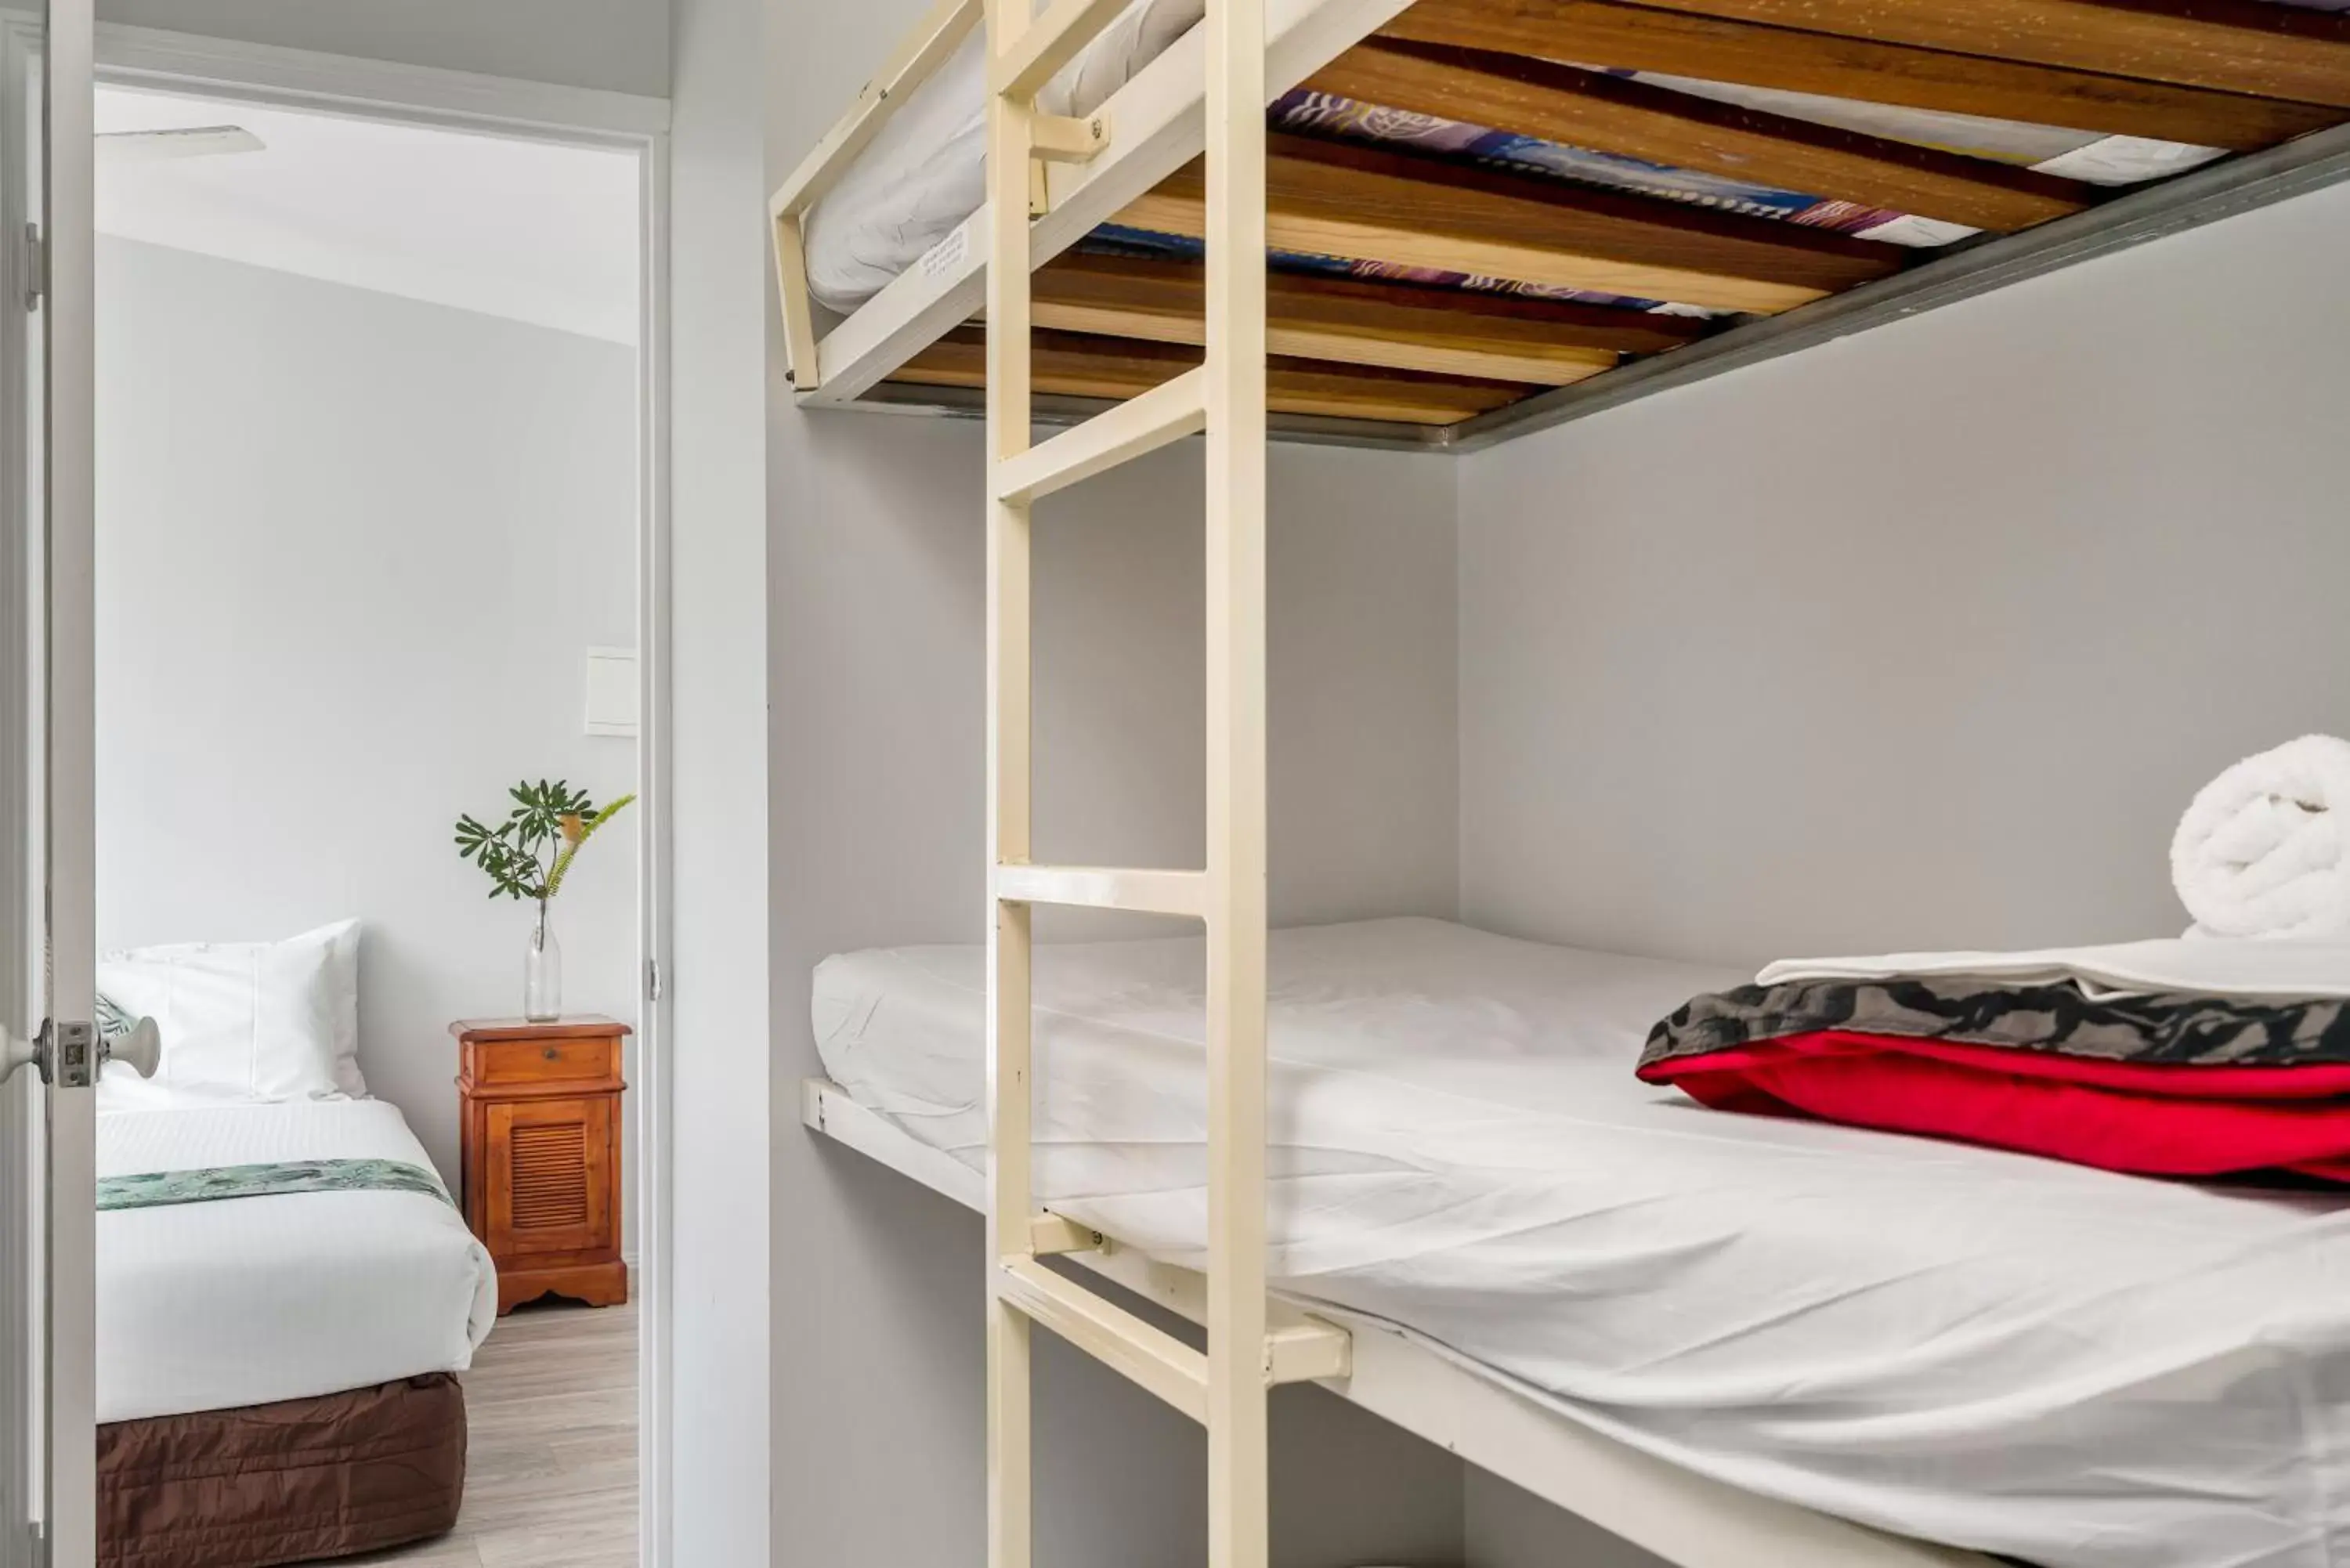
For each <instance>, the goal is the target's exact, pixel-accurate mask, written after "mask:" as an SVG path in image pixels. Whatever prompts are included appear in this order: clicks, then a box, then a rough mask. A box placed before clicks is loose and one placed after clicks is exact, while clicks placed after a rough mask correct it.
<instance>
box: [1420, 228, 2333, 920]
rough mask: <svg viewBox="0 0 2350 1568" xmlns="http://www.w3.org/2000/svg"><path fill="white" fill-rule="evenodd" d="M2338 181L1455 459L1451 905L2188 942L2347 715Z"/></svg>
mask: <svg viewBox="0 0 2350 1568" xmlns="http://www.w3.org/2000/svg"><path fill="white" fill-rule="evenodd" d="M2345 254H2350V187H2336V188H2334V189H2333V190H2331V191H2327V192H2321V193H2318V194H2314V195H2311V196H2306V197H2303V198H2301V199H2299V200H2296V201H2294V202H2291V203H2288V204H2285V205H2282V206H2278V207H2274V208H2271V209H2268V210H2265V211H2262V212H2258V213H2251V214H2249V215H2246V216H2242V217H2239V218H2236V219H2233V220H2230V221H2229V222H2227V223H2220V224H2217V225H2214V226H2211V227H2209V228H2204V229H2200V230H2197V231H2195V232H2193V233H2190V234H2184V235H2180V236H2177V237H2174V238H2172V239H2169V240H2167V241H2164V242H2161V243H2158V244H2154V245H2150V246H2147V247H2145V248H2142V249H2139V250H2136V251H2132V252H2128V253H2126V254H2121V255H2117V256H2114V257H2110V258H2107V259H2106V260H2103V261H2100V262H2096V263H2093V264H2090V265H2084V266H2080V267H2076V268H2074V269H2072V270H2070V271H2067V272H2064V273H2059V274H2056V275H2052V276H2049V277H2045V278H2042V279H2039V280H2037V281H2034V282H2032V283H2028V284H2024V285H2021V286H2016V287H2013V288H2011V289H2008V290H2005V291H2003V292H2002V293H1998V294H1995V295H1991V296H1984V297H1982V298H1980V299H1976V300H1973V301H1970V302H1968V303H1966V304H1963V305H1959V306H1951V307H1949V308H1947V309H1943V310H1939V311H1936V312H1934V313H1932V314H1930V315H1928V316H1924V317H1918V319H1916V320H1913V321H1910V322H1907V323H1904V324H1901V325H1898V326H1892V327H1883V328H1880V329H1878V330H1877V331H1874V332H1870V333H1867V334H1866V335H1863V336H1860V337H1850V338H1846V339H1845V340H1844V341H1842V342H1841V343H1838V344H1835V345H1834V346H1831V347H1828V348H1818V349H1814V350H1812V351H1810V352H1808V353H1804V354H1801V355H1797V356H1794V357H1792V358H1785V359H1782V360H1778V361H1775V362H1773V363H1771V364H1767V365H1763V366H1760V367H1756V368H1753V369H1747V370H1743V371H1740V372H1736V373H1733V374H1731V375H1728V376H1725V377H1722V378H1721V379H1717V380H1714V381H1711V382H1707V383H1704V384H1702V385H1699V386H1695V387H1691V388H1688V389H1682V390H1679V391H1677V392H1673V393H1669V394H1666V395H1663V396H1659V397H1657V398H1653V399H1650V400H1646V401H1642V402H1638V403H1635V404H1632V405H1630V406H1628V407H1626V408H1624V409H1621V410H1615V411H1612V412H1609V413H1607V414H1603V415H1600V416H1597V417H1595V418H1592V419H1589V420H1586V421H1581V422H1578V423H1575V424H1572V425H1567V426H1563V427H1561V428H1559V429H1557V430H1555V431H1549V432H1546V433H1544V434H1541V435H1536V436H1533V437H1530V438H1527V439H1523V440H1521V441H1515V442H1513V443H1509V444H1506V445H1503V446H1501V447H1497V448H1494V449H1492V451H1490V452H1484V453H1482V454H1479V455H1476V456H1473V457H1471V458H1469V459H1467V460H1466V461H1465V462H1462V463H1461V473H1460V482H1461V903H1462V907H1463V909H1464V911H1465V916H1466V918H1467V919H1470V920H1471V921H1472V922H1474V923H1476V924H1479V925H1483V926H1488V927H1491V928H1493V929H1499V930H1503V931H1509V932H1513V933H1518V934H1524V935H1531V936H1536V937H1544V938H1549V939H1553V940H1563V941H1571V942H1580V943H1585V944H1588V945H1594V946H1600V947H1609V948H1618V949H1624V950H1635V951H1641V952H1657V953H1669V954H1681V955H1687V956H1690V957H1705V958H1722V959H1730V960H1751V959H1756V958H1760V957H1764V956H1767V955H1770V954H1773V953H1791V952H1802V951H1807V950H1854V949H1861V950H1872V951H1880V950H1888V949H1898V948H1916V947H1976V946H1982V947H1996V946H2003V945H2033V944H2038V943H2043V942H2050V941H2058V940H2073V941H2087V940H2107V939H2121V938H2130V937H2139V936H2147V935H2159V934H2168V933H2171V932H2174V931H2175V930H2177V929H2178V927H2179V926H2180V925H2181V924H2183V923H2184V920H2185V916H2184V915H2183V913H2182V912H2181V911H2180V910H2179V909H2178V905H2177V903H2176V901H2175V900H2174V899H2173V898H2172V897H2171V894H2170V891H2169V886H2168V871H2167V867H2166V860H2165V856H2166V851H2167V849H2168V844H2169V834H2170V830H2171V827H2172V826H2173V825H2174V823H2175V822H2176V820H2177V817H2178V812H2179V811H2180V810H2181V809H2182V808H2183V806H2184V805H2185V804H2186V802H2187V799H2188V797H2189V795H2190V794H2192V793H2193V791H2194V790H2195V789H2196V787H2197V786H2198V785H2199V784H2201V783H2202V782H2203V781H2205V780H2206V779H2208V778H2210V776H2211V775H2212V774H2215V773H2216V772H2218V771H2219V770H2220V768H2221V767H2223V766H2225V765H2226V764H2227V763H2230V762H2232V761H2234V760H2235V759H2236V758H2237V757H2239V756H2241V755H2243V754H2245V753H2248V752H2251V751H2253V750H2256V749H2259V748H2261V747H2264V746H2267V745H2272V744H2274V743H2276V742H2280V741H2283V740H2286V739H2289V738H2290V737H2292V736H2294V735H2298V734H2301V733H2303V732H2305V731H2310V730H2330V731H2333V732H2337V733H2341V732H2350V679H2345V671H2350V617H2345V615H2344V614H2343V612H2342V607H2341V602H2340V600H2341V594H2340V588H2341V586H2342V584H2343V583H2344V582H2345V580H2350V527H2345V518H2344V511H2343V506H2344V503H2343V497H2344V496H2345V494H2350V441H2345V439H2344V434H2345V430H2344V423H2343V411H2344V410H2345V407H2350V310H2345V308H2344V306H2343V299H2342V292H2341V281H2342V258H2343V256H2344V255H2345Z"/></svg>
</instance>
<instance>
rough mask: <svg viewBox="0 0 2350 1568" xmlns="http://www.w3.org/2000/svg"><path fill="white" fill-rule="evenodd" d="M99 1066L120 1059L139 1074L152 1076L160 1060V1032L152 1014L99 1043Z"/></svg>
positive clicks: (161, 1059) (101, 1068) (161, 1033)
mask: <svg viewBox="0 0 2350 1568" xmlns="http://www.w3.org/2000/svg"><path fill="white" fill-rule="evenodd" d="M98 1054H99V1068H100V1070H101V1071H102V1070H103V1069H104V1066H105V1064H106V1063H108V1062H120V1063H122V1064H124V1065H126V1066H128V1067H129V1068H130V1069H131V1070H132V1071H133V1072H135V1073H137V1074H138V1075H140V1077H142V1078H151V1077H153V1076H154V1075H155V1070H156V1069H157V1068H158V1067H161V1065H162V1064H163V1032H162V1031H161V1030H160V1029H158V1028H156V1027H155V1021H154V1020H153V1019H151V1018H141V1019H140V1021H139V1022H138V1023H134V1024H132V1025H131V1026H130V1033H128V1034H124V1035H121V1036H120V1037H119V1038H117V1039H113V1040H102V1041H100V1042H99V1047H98Z"/></svg>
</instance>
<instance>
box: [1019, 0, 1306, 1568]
mask: <svg viewBox="0 0 2350 1568" xmlns="http://www.w3.org/2000/svg"><path fill="white" fill-rule="evenodd" d="M1125 4H1126V0H1055V4H1053V5H1051V6H1050V7H1049V8H1048V9H1047V10H1046V11H1045V13H1044V14H1043V15H1042V16H1036V17H1035V18H1034V19H1033V20H1032V19H1031V18H1030V16H1029V15H1028V5H1027V4H1026V0H987V5H986V21H987V48H988V62H989V71H988V87H989V98H988V107H987V184H988V200H989V202H990V205H991V206H992V208H993V211H994V212H996V213H1024V212H1025V211H1026V210H1027V207H1028V203H1029V197H1030V192H1031V182H1032V169H1033V167H1034V161H1035V159H1036V158H1037V157H1038V156H1039V154H1040V152H1041V151H1045V150H1046V149H1050V150H1051V151H1054V152H1055V153H1056V154H1058V155H1060V156H1065V157H1066V156H1070V155H1072V153H1073V151H1075V152H1076V155H1082V150H1083V149H1084V148H1086V147H1087V146H1089V145H1094V146H1097V145H1099V143H1100V142H1101V140H1103V138H1102V135H1101V132H1100V129H1099V128H1098V127H1090V126H1087V125H1085V124H1082V123H1078V124H1071V123H1069V122H1066V121H1064V120H1060V119H1055V117H1052V116H1047V115H1044V114H1041V113H1039V112H1038V110H1037V109H1036V105H1035V97H1036V92H1037V89H1038V88H1041V87H1042V86H1044V84H1045V82H1046V81H1047V80H1049V79H1050V78H1051V77H1052V75H1053V73H1054V72H1055V71H1056V70H1058V69H1059V68H1060V67H1062V66H1063V65H1064V64H1066V63H1067V61H1069V60H1070V59H1072V58H1074V57H1076V53H1077V52H1078V51H1079V50H1081V49H1083V48H1084V47H1086V45H1087V44H1088V43H1090V42H1091V41H1092V40H1093V38H1094V37H1095V36H1097V34H1099V32H1100V31H1101V29H1102V28H1103V27H1105V26H1107V25H1108V24H1109V23H1110V22H1111V21H1112V20H1113V19H1114V18H1115V17H1116V16H1118V13H1119V12H1120V11H1121V10H1123V9H1124V8H1125ZM1204 26H1205V27H1206V39H1207V62H1206V64H1207V71H1206V76H1207V83H1206V85H1207V153H1208V186H1207V268H1208V275H1207V356H1206V359H1205V362H1204V363H1203V364H1201V366H1200V367H1199V368H1198V369H1194V370H1191V371H1188V372H1186V373H1185V374H1183V375H1181V376H1179V377H1177V378H1176V379H1174V380H1172V381H1170V382H1168V383H1166V384H1165V385H1163V386H1161V387H1159V388H1157V389H1154V390H1152V391H1150V392H1148V393H1146V394H1144V395H1143V396H1141V397H1138V398H1136V399H1134V400H1131V401H1129V402H1126V403H1122V404H1120V405H1118V407H1117V408H1114V409H1111V410H1108V411H1107V412H1105V413H1101V414H1098V415H1097V416H1095V417H1094V418H1092V419H1090V420H1088V421H1086V422H1085V423H1083V424H1080V425H1077V426H1076V427H1075V428H1073V429H1070V430H1067V431H1063V432H1061V433H1060V434H1058V435H1055V436H1054V437H1053V438H1051V439H1050V440H1048V441H1045V442H1043V443H1042V444H1041V445H1032V444H1031V441H1032V439H1033V438H1032V428H1033V426H1032V414H1031V410H1030V406H1029V391H1030V336H1029V334H1030V327H1031V320H1032V316H1031V300H1030V294H1031V286H1032V279H1031V274H1032V271H1033V267H1034V265H1035V256H1034V255H1033V254H1031V249H1030V244H1031V237H1030V228H1029V225H1028V224H1027V223H1001V222H1000V223H995V224H993V225H992V231H993V232H992V234H991V235H990V249H989V255H988V265H987V427H988V431H987V448H988V463H987V514H988V528H987V583H988V591H987V645H988V670H987V686H988V795H989V801H988V825H989V826H988V837H989V857H988V858H989V868H990V877H989V882H990V891H991V895H992V901H993V919H991V920H990V922H989V927H988V991H989V1008H988V1054H987V1060H988V1091H987V1108H988V1127H989V1137H988V1142H989V1148H990V1151H991V1158H990V1160H989V1163H988V1204H987V1234H988V1241H987V1256H988V1260H989V1269H990V1271H991V1275H992V1277H991V1280H990V1290H989V1299H988V1317H987V1395H988V1399H987V1407H988V1467H987V1468H988V1562H989V1563H990V1564H991V1568H1028V1564H1029V1563H1030V1560H1031V1555H1032V1551H1033V1545H1034V1536H1033V1531H1032V1528H1031V1517H1030V1514H1031V1506H1032V1491H1033V1481H1032V1478H1031V1475H1030V1457H1031V1453H1030V1450H1031V1432H1030V1410H1029V1400H1030V1388H1029V1379H1030V1367H1029V1332H1030V1328H1031V1326H1032V1325H1033V1324H1043V1325H1044V1326H1045V1327H1046V1328H1048V1329H1050V1330H1052V1331H1053V1332H1054V1333H1055V1334H1059V1335H1061V1336H1062V1337H1063V1338H1065V1339H1066V1340H1068V1341H1069V1342H1070V1343H1071V1344H1073V1345H1076V1346H1078V1347H1079V1348H1080V1349H1083V1350H1085V1351H1087V1352H1088V1353H1089V1354H1091V1355H1095V1356H1097V1358H1099V1359H1100V1360H1102V1361H1104V1362H1106V1363H1107V1364H1108V1365H1109V1366H1113V1367H1115V1368H1117V1369H1118V1371H1120V1372H1122V1373H1124V1374H1125V1375H1126V1376H1128V1377H1130V1378H1132V1379H1133V1380H1134V1381H1135V1382H1137V1383H1139V1384H1140V1385H1141V1386H1143V1387H1145V1388H1147V1389H1149V1391H1150V1392H1151V1393H1153V1394H1156V1395H1158V1396H1159V1397H1160V1398H1162V1399H1164V1400H1166V1401H1167V1402H1168V1403H1169V1404H1170V1405H1172V1406H1174V1407H1175V1408H1177V1409H1179V1410H1181V1411H1183V1412H1184V1413H1185V1414H1187V1415H1189V1416H1191V1417H1192V1418H1193V1419H1194V1420H1197V1421H1199V1422H1201V1424H1202V1425H1203V1426H1205V1427H1206V1428H1207V1439H1208V1562H1209V1563H1210V1564H1211V1568H1265V1563H1266V1557H1267V1552H1268V1540H1269V1527H1268V1521H1269V1517H1270V1498H1269V1476H1268V1467H1267V1459H1268V1450H1267V1437H1266V1403H1265V1402H1266V1393H1267V1390H1268V1388H1269V1387H1270V1386H1272V1385H1273V1384H1274V1383H1277V1382H1292V1381H1304V1380H1306V1379H1310V1378H1316V1377H1336V1376H1345V1375H1346V1372H1347V1366H1348V1359H1349V1355H1350V1351H1351V1341H1350V1339H1349V1337H1348V1335H1347V1333H1346V1332H1345V1331H1344V1330H1342V1329H1339V1328H1337V1327H1336V1326H1333V1325H1330V1324H1322V1323H1318V1322H1315V1321H1312V1320H1308V1321H1306V1322H1305V1323H1302V1324H1292V1325H1290V1326H1287V1327H1284V1329H1282V1330H1281V1331H1280V1332H1279V1333H1277V1334H1274V1333H1268V1323H1267V1314H1266V1303H1265V1155H1264V1141H1265V923H1266V908H1265V598H1264V556H1265V546H1264V536H1265V535H1264V514H1265V435H1266V427H1265V325H1264V314H1265V269H1264V262H1263V257H1264V251H1265V232H1264V231H1265V199H1264V197H1265V190H1264V177H1265V174H1264V155H1265V123H1264V101H1265V88H1264V80H1265V63H1264V33H1265V28H1264V5H1263V0H1209V5H1208V8H1207V20H1206V22H1205V24H1204ZM1201 431H1205V432H1206V434H1207V443H1206V444H1207V470H1208V482H1207V526H1206V547H1207V638H1206V641H1207V649H1206V651H1207V666H1208V692H1207V696H1208V701H1207V721H1208V722H1207V755H1208V776H1207V817H1208V821H1207V829H1208V832H1207V864H1206V866H1205V867H1203V868H1202V869H1201V870H1197V871H1188V870H1119V869H1107V868H1096V867H1046V866H1037V865H1035V864H1032V863H1031V861H1030V857H1029V852H1030V826H1031V821H1030V818H1031V810H1032V806H1033V792H1032V789H1031V779H1030V770H1029V761H1030V741H1031V726H1030V711H1029V693H1030V654H1031V649H1030V630H1031V623H1030V603H1029V592H1030V554H1031V549H1032V546H1033V542H1034V535H1033V530H1032V527H1031V523H1030V509H1031V507H1032V505H1033V504H1035V501H1036V500H1038V499H1039V498H1040V497H1043V496H1045V495H1048V494H1050V493H1053V492H1054V491H1055V490H1059V489H1062V488H1064V487H1066V486H1067V485H1071V484H1075V483H1078V482H1079V481H1081V480H1084V479H1086V478H1087V477H1088V476H1090V475H1093V474H1097V473H1100V472H1105V471H1107V470H1108V469H1111V468H1114V467H1116V466H1118V465H1119V464H1121V463H1124V462H1130V461H1132V460H1133V459H1135V458H1137V457H1139V456H1141V455H1142V454H1144V453H1145V452H1152V451H1155V450H1156V449H1158V448H1159V447H1162V446H1165V445H1167V444H1168V443H1169V442H1170V441H1179V440H1181V439H1182V438H1184V437H1186V436H1190V435H1193V434H1197V433H1199V432H1201ZM1038 904H1066V905H1078V906H1086V907H1091V908H1097V909H1130V910H1137V911H1142V912H1147V913H1152V914H1160V915H1177V916H1185V917H1189V918H1191V919H1196V920H1199V921H1201V923H1202V924H1203V925H1204V926H1205V928H1206V931H1207V942H1206V947H1207V969H1208V975H1207V981H1208V1155H1209V1178H1208V1269H1207V1283H1206V1296H1207V1300H1206V1303H1205V1304H1206V1317H1207V1329H1208V1348H1207V1351H1206V1353H1205V1354H1204V1355H1203V1354H1201V1352H1199V1351H1196V1350H1194V1349H1192V1348H1191V1346H1190V1345H1187V1344H1185V1343H1184V1342H1183V1341H1181V1340H1180V1339H1177V1338H1176V1337H1174V1336H1173V1335H1171V1334H1167V1333H1165V1332H1163V1331H1161V1330H1160V1329H1158V1328H1156V1327H1154V1326H1152V1325H1151V1324H1148V1323H1145V1322H1144V1321H1143V1320H1142V1319H1140V1318H1139V1317H1137V1316H1135V1315H1134V1314H1131V1313H1129V1312H1128V1311H1126V1310H1125V1309H1124V1308H1123V1307H1120V1306H1118V1305H1117V1304H1116V1303H1112V1302H1110V1301H1108V1300H1107V1299H1105V1298H1103V1297H1102V1296H1100V1295H1098V1294H1097V1293H1094V1292H1092V1291H1090V1290H1087V1288H1085V1287H1084V1286H1083V1285H1081V1284H1079V1283H1077V1282H1076V1281H1075V1280H1074V1279H1072V1278H1070V1277H1069V1276H1068V1275H1066V1274H1063V1273H1059V1272H1055V1271H1054V1270H1052V1269H1050V1268H1048V1267H1046V1266H1045V1263H1044V1262H1043V1259H1044V1257H1045V1256H1046V1255H1049V1254H1051V1253H1053V1252H1055V1251H1083V1250H1085V1249H1086V1248H1087V1247H1089V1246H1092V1245H1094V1244H1097V1241H1098V1238H1097V1237H1095V1236H1094V1234H1093V1233H1092V1232H1090V1231H1081V1230H1078V1229H1077V1228H1076V1227H1072V1226H1069V1225H1067V1224H1066V1222H1064V1221H1061V1220H1057V1219H1056V1218H1055V1217H1054V1216H1051V1215H1047V1214H1042V1213H1040V1212H1039V1211H1038V1210H1037V1208H1036V1202H1035V1190H1034V1185H1033V1182H1032V1178H1031V1168H1030V1147H1029V1142H1030V1114H1031V1106H1030V1091H1031V1087H1032V1078H1031V1073H1030V1065H1031V1052H1030V1047H1031V1044H1032V1041H1031V1034H1032V1028H1033V1014H1032V1011H1031V1008H1032V1002H1031V992H1030V986H1029V981H1030V961H1031V958H1032V955H1033V923H1032V917H1033V912H1034V909H1035V906H1036V905H1038Z"/></svg>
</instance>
